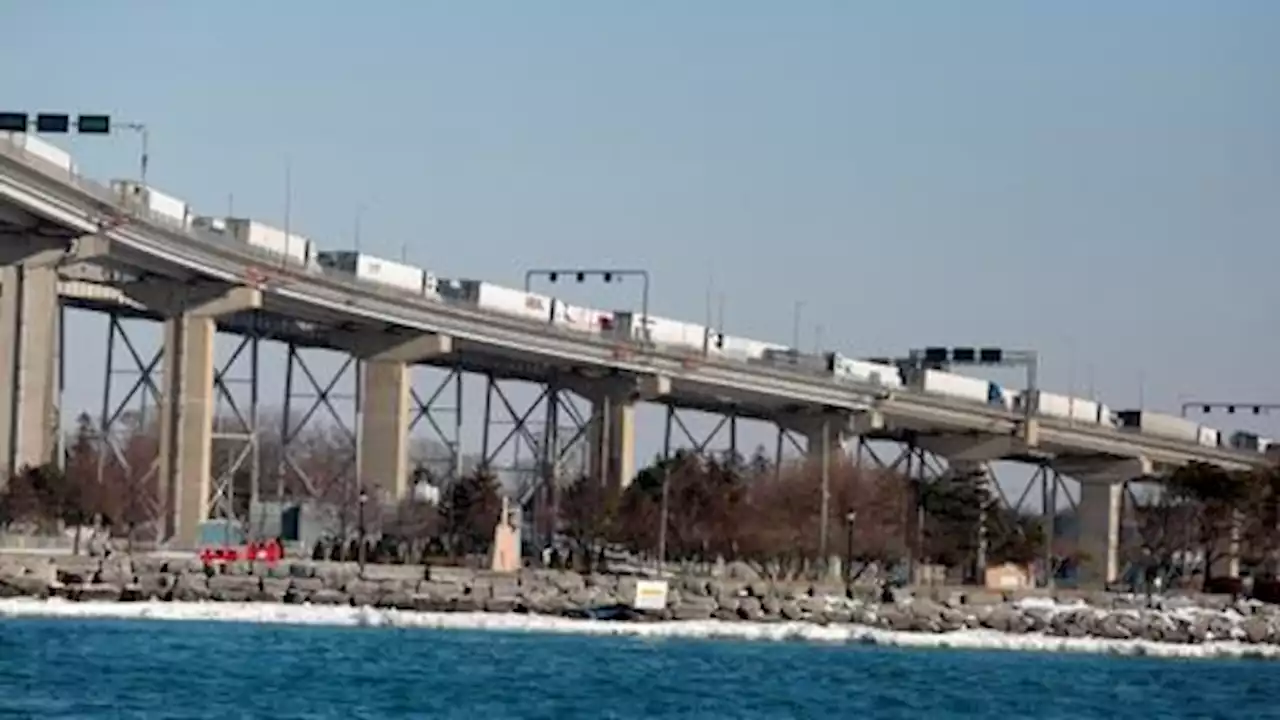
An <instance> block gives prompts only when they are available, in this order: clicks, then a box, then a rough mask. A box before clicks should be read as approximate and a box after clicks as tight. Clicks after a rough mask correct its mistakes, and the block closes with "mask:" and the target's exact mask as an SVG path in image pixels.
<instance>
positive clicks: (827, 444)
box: [818, 417, 831, 572]
mask: <svg viewBox="0 0 1280 720" xmlns="http://www.w3.org/2000/svg"><path fill="white" fill-rule="evenodd" d="M821 507H822V509H821V513H822V517H820V518H818V556H819V557H820V558H822V565H821V567H822V568H824V572H827V570H826V568H827V566H828V563H829V562H830V560H831V556H830V553H829V552H828V551H827V535H828V531H827V529H828V526H829V525H830V524H831V518H830V515H831V419H830V418H825V417H824V418H823V419H822V502H821Z"/></svg>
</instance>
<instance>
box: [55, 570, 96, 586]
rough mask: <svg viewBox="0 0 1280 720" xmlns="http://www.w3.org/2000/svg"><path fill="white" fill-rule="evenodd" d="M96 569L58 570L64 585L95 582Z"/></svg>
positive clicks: (59, 579) (59, 577) (60, 580)
mask: <svg viewBox="0 0 1280 720" xmlns="http://www.w3.org/2000/svg"><path fill="white" fill-rule="evenodd" d="M95 573H96V571H94V570H58V571H57V574H58V582H60V583H62V584H63V585H87V584H88V583H91V582H93V576H94V575H95Z"/></svg>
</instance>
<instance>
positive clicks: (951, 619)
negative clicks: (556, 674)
mask: <svg viewBox="0 0 1280 720" xmlns="http://www.w3.org/2000/svg"><path fill="white" fill-rule="evenodd" d="M636 581H637V578H634V577H629V576H617V575H580V574H578V573H573V572H567V571H552V570H524V571H521V572H519V573H516V574H502V573H494V572H488V571H479V570H469V569H464V568H453V567H422V566H402V565H391V566H387V565H371V566H368V567H366V568H365V572H364V574H363V575H361V573H360V571H359V569H358V568H357V567H356V566H355V565H354V564H350V563H325V562H310V561H296V562H283V563H280V564H278V565H275V566H271V567H265V566H262V565H258V566H256V567H251V566H249V565H248V564H233V565H229V566H227V567H225V568H224V571H223V572H220V573H212V572H210V571H209V570H208V569H206V568H204V567H203V566H202V565H201V564H200V563H199V562H198V561H195V560H186V559H164V558H157V557H136V558H132V559H130V558H122V557H116V558H111V559H109V560H105V561H103V560H97V559H91V558H85V557H75V556H60V557H57V558H56V559H51V558H48V557H33V556H24V557H18V558H15V557H8V556H0V598H37V599H39V598H65V599H66V600H70V601H99V602H131V601H132V602H137V601H146V600H159V601H173V602H227V603H243V602H261V603H284V604H291V605H311V606H355V607H362V606H369V607H373V608H387V609H395V610H405V611H419V612H431V613H462V612H485V613H526V614H530V615H539V616H550V617H568V618H590V617H594V618H600V619H613V620H630V621H636V622H647V621H656V620H668V621H700V620H701V621H706V620H720V621H725V622H730V623H782V622H792V623H807V624H813V625H818V626H827V625H852V626H862V627H868V628H876V629H882V630H889V631H899V632H915V633H935V634H936V633H948V632H955V631H961V630H989V631H996V632H1000V633H1007V634H1013V635H1043V636H1046V637H1058V638H1073V639H1090V638H1094V639H1106V640H1143V641H1147V642H1155V643H1170V644H1205V643H1213V642H1220V641H1233V642H1238V643H1244V644H1250V645H1274V646H1280V606H1275V605H1266V604H1262V603H1258V602H1256V601H1246V600H1233V599H1232V598H1230V597H1226V596H1205V595H1202V596H1164V597H1155V598H1147V597H1145V596H1141V597H1140V596H1131V595H1119V594H1109V593H1079V592H1061V593H1057V594H1051V593H1047V592H1032V591H1026V592H1017V593H998V592H991V591H986V590H980V589H973V588H923V589H918V590H916V591H914V592H912V591H898V592H895V593H894V595H895V597H894V598H893V600H892V601H891V602H882V597H881V591H880V590H879V589H878V588H876V587H874V586H869V585H868V586H861V585H855V586H852V587H845V586H844V585H842V584H838V583H836V584H833V583H813V582H770V581H766V580H762V579H759V578H748V577H717V578H698V577H681V578H673V579H671V580H670V581H669V582H670V592H669V596H668V602H667V607H666V609H665V610H663V611H661V612H648V613H639V612H636V611H634V610H631V609H630V608H629V606H628V604H629V603H630V602H631V600H632V598H633V596H634V592H635V583H636Z"/></svg>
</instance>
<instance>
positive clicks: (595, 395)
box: [565, 375, 671, 490]
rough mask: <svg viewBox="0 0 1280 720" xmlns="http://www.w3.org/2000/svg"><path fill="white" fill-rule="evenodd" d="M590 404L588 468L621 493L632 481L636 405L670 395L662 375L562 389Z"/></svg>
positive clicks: (592, 382)
mask: <svg viewBox="0 0 1280 720" xmlns="http://www.w3.org/2000/svg"><path fill="white" fill-rule="evenodd" d="M565 387H566V388H570V389H573V391H574V392H576V393H578V394H580V395H582V396H583V397H585V398H586V399H587V400H589V401H590V402H591V419H590V421H589V423H588V430H587V443H588V444H587V447H588V448H589V450H588V452H589V460H588V462H589V463H590V464H589V465H588V467H590V468H591V470H590V472H591V473H593V474H595V475H598V476H600V477H601V478H603V480H604V481H605V482H606V483H608V485H609V487H611V488H615V489H617V490H625V489H626V488H627V486H628V485H630V484H631V481H632V480H634V479H635V477H636V427H635V424H636V403H637V402H642V401H652V400H657V399H659V398H662V397H664V396H666V395H668V394H670V393H671V380H670V379H669V378H667V377H666V376H663V375H646V376H641V377H636V378H609V379H607V380H599V381H589V382H588V381H578V382H575V383H573V384H572V385H565Z"/></svg>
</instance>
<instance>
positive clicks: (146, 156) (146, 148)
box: [120, 122, 151, 185]
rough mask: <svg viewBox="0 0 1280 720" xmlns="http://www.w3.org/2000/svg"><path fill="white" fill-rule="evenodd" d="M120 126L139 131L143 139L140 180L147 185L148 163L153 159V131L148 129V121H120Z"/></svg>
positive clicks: (139, 160) (139, 159) (139, 161)
mask: <svg viewBox="0 0 1280 720" xmlns="http://www.w3.org/2000/svg"><path fill="white" fill-rule="evenodd" d="M120 127H122V128H124V129H125V130H132V131H133V132H136V133H138V136H139V138H140V139H141V140H142V154H141V156H139V158H138V165H139V168H138V170H139V175H138V180H140V181H142V184H143V185H146V184H147V165H148V164H149V163H150V160H151V131H150V130H148V129H147V126H146V123H139V122H129V123H120Z"/></svg>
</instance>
